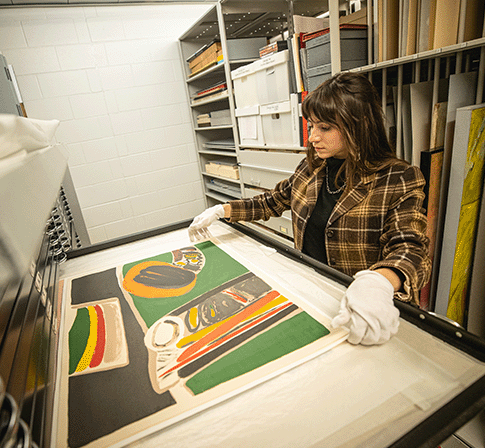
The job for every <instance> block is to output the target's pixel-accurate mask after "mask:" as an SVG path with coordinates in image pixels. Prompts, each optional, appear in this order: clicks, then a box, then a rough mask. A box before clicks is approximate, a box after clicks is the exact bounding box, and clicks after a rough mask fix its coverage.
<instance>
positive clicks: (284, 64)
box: [231, 50, 290, 108]
mask: <svg viewBox="0 0 485 448" xmlns="http://www.w3.org/2000/svg"><path fill="white" fill-rule="evenodd" d="M288 55H289V53H288V50H284V51H280V52H278V53H275V54H272V55H270V56H266V57H264V58H261V59H258V60H257V61H254V62H252V63H251V64H247V65H243V66H242V67H239V68H238V69H236V70H233V71H232V72H231V78H232V81H233V85H234V96H235V100H236V107H237V108H244V107H249V106H254V105H256V104H260V105H264V104H270V103H278V102H282V101H288V100H289V99H290V78H289V67H288V59H289V56H288Z"/></svg>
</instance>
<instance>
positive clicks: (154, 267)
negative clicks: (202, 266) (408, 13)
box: [123, 261, 197, 299]
mask: <svg viewBox="0 0 485 448" xmlns="http://www.w3.org/2000/svg"><path fill="white" fill-rule="evenodd" d="M196 280H197V275H196V274H195V273H194V272H192V271H189V270H187V269H183V268H181V267H178V266H174V265H173V264H170V263H165V262H162V261H144V262H142V263H139V264H137V265H135V266H133V267H132V268H131V269H130V270H129V271H128V272H127V273H126V275H125V277H124V279H123V288H124V289H125V290H126V291H128V292H129V293H131V294H134V295H135V296H139V297H146V298H149V299H154V298H161V297H177V296H181V295H183V294H186V293H188V292H189V291H190V290H191V289H192V288H193V287H194V286H195V282H196Z"/></svg>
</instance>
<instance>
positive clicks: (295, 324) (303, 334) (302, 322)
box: [186, 312, 330, 395]
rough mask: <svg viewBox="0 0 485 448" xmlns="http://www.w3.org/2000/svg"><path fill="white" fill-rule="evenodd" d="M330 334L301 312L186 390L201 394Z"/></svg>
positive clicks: (190, 382)
mask: <svg viewBox="0 0 485 448" xmlns="http://www.w3.org/2000/svg"><path fill="white" fill-rule="evenodd" d="M329 333H330V332H329V330H328V329H327V328H326V327H325V326H324V325H322V324H321V323H320V322H318V321H316V320H315V319H313V317H311V316H310V315H309V314H308V313H305V312H301V313H300V314H297V315H296V316H294V317H292V318H290V319H288V320H285V321H284V322H282V323H280V324H278V325H277V326H275V327H273V328H271V329H270V330H268V331H266V332H265V333H263V334H261V335H259V336H257V337H255V338H254V339H252V340H250V341H248V342H247V343H245V344H244V345H243V346H242V347H240V348H238V349H236V350H234V351H232V352H230V353H229V354H227V355H226V356H224V357H223V358H221V359H219V360H218V361H216V362H214V363H213V364H211V365H210V366H209V367H207V368H206V369H204V370H202V371H201V372H199V373H198V374H196V375H194V376H193V377H192V378H190V379H189V380H188V381H187V383H186V386H187V387H188V388H189V389H190V390H191V391H192V392H193V393H194V394H195V395H197V394H200V393H202V392H204V391H206V390H208V389H211V388H212V387H215V386H217V385H219V384H221V383H224V382H225V381H229V380H231V379H233V378H236V377H238V376H240V375H243V374H245V373H247V372H250V371H252V370H254V369H257V368H258V367H261V366H263V365H265V364H267V363H269V362H271V361H274V360H275V359H278V358H281V357H282V356H284V355H287V354H288V353H291V352H293V351H295V350H298V349H300V348H302V347H304V346H305V345H308V344H310V343H312V342H314V341H316V340H317V339H320V338H322V337H324V336H326V335H327V334H329Z"/></svg>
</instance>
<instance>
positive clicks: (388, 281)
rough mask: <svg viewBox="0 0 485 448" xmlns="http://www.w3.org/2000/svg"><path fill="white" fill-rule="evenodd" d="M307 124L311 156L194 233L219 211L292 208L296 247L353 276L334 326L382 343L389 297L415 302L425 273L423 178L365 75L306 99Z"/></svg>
mask: <svg viewBox="0 0 485 448" xmlns="http://www.w3.org/2000/svg"><path fill="white" fill-rule="evenodd" d="M303 116H304V117H305V118H306V119H307V120H308V123H309V126H310V128H311V133H310V136H309V139H308V142H309V143H308V151H307V157H306V159H305V160H303V161H302V162H301V163H300V164H299V166H298V167H297V168H296V171H295V173H294V174H293V175H292V176H291V177H290V178H289V179H286V180H283V181H281V182H279V183H278V184H277V185H276V186H275V187H274V189H273V190H271V191H269V192H266V193H263V194H261V195H259V196H255V197H253V198H250V199H242V200H237V201H230V202H229V203H227V204H223V205H216V206H215V207H211V208H209V209H207V210H206V211H205V212H203V213H202V214H201V215H199V216H198V217H196V218H195V219H194V221H193V223H192V224H191V226H190V228H189V234H190V235H191V237H197V236H198V235H201V234H202V235H203V234H204V230H205V229H206V228H207V226H209V225H210V224H211V223H212V222H213V221H214V220H215V219H217V218H223V217H224V218H228V219H229V220H230V221H231V222H235V221H254V220H260V219H263V220H267V219H269V218H270V217H272V216H281V214H282V213H283V212H284V211H285V210H288V209H291V212H292V222H293V231H294V241H295V247H296V248H297V249H299V250H301V251H302V252H304V253H306V254H308V255H310V256H312V257H313V258H315V259H317V260H320V261H322V262H324V263H327V264H328V265H329V266H332V267H333V268H335V269H337V270H339V271H342V272H344V273H345V274H348V275H351V276H354V281H353V282H352V283H351V285H350V286H349V288H348V289H347V291H346V293H345V295H344V297H343V299H342V302H341V307H340V312H339V314H338V315H337V316H336V317H335V318H334V320H333V321H332V324H333V325H334V326H339V325H345V326H348V327H349V330H350V334H349V342H351V343H355V344H358V343H361V344H367V345H371V344H380V343H383V342H386V341H387V340H388V339H389V338H390V337H391V336H393V335H394V334H395V333H396V332H397V328H398V323H399V321H398V317H399V312H398V310H397V308H396V307H395V306H394V304H393V300H392V299H393V296H396V297H397V298H398V299H400V300H403V301H408V302H413V303H415V304H417V303H418V292H419V289H420V288H421V287H422V286H424V284H425V283H426V281H427V280H428V277H429V274H430V269H431V263H430V260H429V257H428V238H427V237H426V217H425V215H424V214H423V209H422V203H423V199H424V192H423V187H424V185H425V180H424V178H423V175H422V174H421V172H420V171H419V169H418V168H417V167H414V166H410V165H409V164H408V163H407V162H405V161H402V160H399V159H397V158H396V156H395V153H394V151H393V150H392V149H391V146H390V145H389V142H388V139H387V136H386V131H385V126H384V117H383V113H382V108H381V106H380V98H379V95H378V93H377V91H376V89H375V88H374V86H373V85H372V84H371V83H370V82H369V81H368V80H367V78H366V77H365V76H363V75H360V74H355V73H340V74H337V75H335V76H334V77H332V78H331V79H329V80H327V81H325V82H324V83H323V84H321V85H320V86H319V87H318V88H317V89H315V90H314V91H312V92H311V93H310V94H309V95H308V96H307V98H306V99H305V101H304V103H303Z"/></svg>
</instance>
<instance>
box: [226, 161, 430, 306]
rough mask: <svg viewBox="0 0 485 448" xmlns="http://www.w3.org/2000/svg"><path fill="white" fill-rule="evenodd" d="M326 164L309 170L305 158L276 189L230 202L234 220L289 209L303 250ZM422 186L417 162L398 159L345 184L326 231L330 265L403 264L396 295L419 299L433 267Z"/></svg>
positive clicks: (352, 269) (352, 268)
mask: <svg viewBox="0 0 485 448" xmlns="http://www.w3.org/2000/svg"><path fill="white" fill-rule="evenodd" d="M324 166H325V164H322V165H321V166H320V167H319V168H318V169H317V170H315V171H314V172H313V173H311V172H310V170H309V168H308V164H307V162H306V159H305V160H302V162H300V164H299V165H298V167H297V168H296V170H295V173H294V174H293V175H292V176H291V177H290V178H289V179H286V180H283V181H281V182H279V183H278V184H277V185H276V186H275V187H274V188H273V189H272V190H270V191H268V192H265V193H263V194H261V195H258V196H255V197H253V198H249V199H241V200H237V201H230V204H231V217H230V221H231V222H235V221H256V220H268V219H269V218H270V217H274V216H281V214H282V213H283V212H284V211H285V210H289V209H291V214H292V222H293V235H294V243H295V247H296V248H297V249H298V250H301V248H302V247H303V237H304V234H305V228H306V225H307V222H308V219H309V218H310V215H311V213H312V212H313V209H314V208H315V204H316V202H317V198H318V195H319V192H320V188H321V187H322V184H323V180H324V176H325V170H324V169H323V168H324ZM424 185H425V180H424V177H423V175H422V174H421V171H420V170H419V169H418V168H417V167H414V166H411V165H409V164H408V163H407V162H404V161H396V162H395V163H394V164H393V165H391V166H390V167H387V168H385V169H382V170H380V171H378V172H377V173H374V174H371V175H367V176H363V177H362V178H361V179H360V180H358V182H355V183H354V187H353V188H349V187H347V188H346V189H345V191H344V192H343V193H342V196H341V197H340V199H339V201H338V202H337V204H336V205H335V207H334V209H333V211H332V214H331V215H330V218H329V220H328V223H327V226H326V230H325V234H324V235H322V238H325V245H326V250H327V259H328V264H329V266H331V267H333V268H335V269H337V270H339V271H341V272H344V273H345V274H347V275H351V276H352V275H354V274H355V273H356V272H358V271H360V270H363V269H377V268H381V267H389V268H396V269H399V270H400V271H401V272H402V273H403V274H404V276H405V278H406V280H405V282H404V285H403V288H402V289H401V291H403V292H398V293H396V297H397V298H398V299H400V300H403V301H411V302H414V303H416V304H418V303H419V290H420V289H421V288H422V287H423V286H424V285H425V284H426V282H427V281H428V279H429V275H430V271H431V261H430V259H429V256H428V244H429V239H428V237H427V236H426V216H425V215H424V210H423V208H422V204H423V199H424V192H423V187H424Z"/></svg>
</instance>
